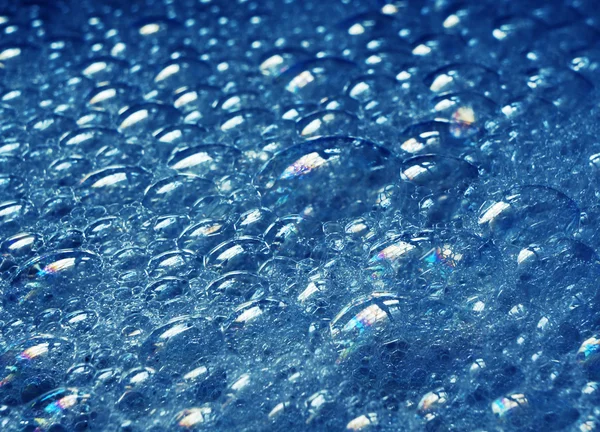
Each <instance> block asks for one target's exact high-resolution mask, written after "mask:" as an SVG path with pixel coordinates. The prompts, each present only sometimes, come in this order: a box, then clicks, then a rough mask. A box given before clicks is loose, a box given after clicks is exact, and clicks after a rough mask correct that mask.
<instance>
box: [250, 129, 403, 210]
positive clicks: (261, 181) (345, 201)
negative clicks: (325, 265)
mask: <svg viewBox="0 0 600 432" xmlns="http://www.w3.org/2000/svg"><path fill="white" fill-rule="evenodd" d="M399 167H400V163H399V160H398V159H397V158H396V157H395V156H394V155H393V154H392V153H391V152H390V151H389V150H387V149H385V148H383V147H380V146H378V145H376V144H374V143H371V142H369V141H364V140H360V139H353V138H344V137H331V138H321V139H317V140H314V141H309V142H307V143H303V144H298V145H295V146H292V147H290V148H288V149H286V150H283V151H282V152H280V153H278V154H276V155H275V156H274V157H273V158H272V159H271V160H270V161H269V162H268V163H267V164H266V165H265V166H264V167H263V169H262V170H261V172H260V173H259V174H258V175H257V176H256V178H255V179H254V184H255V185H257V186H258V187H259V189H260V191H261V194H262V201H263V205H265V206H266V207H268V208H270V209H272V210H274V211H275V212H276V213H278V214H280V215H282V216H284V215H286V214H300V215H304V216H312V217H314V218H315V219H318V220H322V221H327V220H335V219H342V218H345V217H352V216H357V215H360V214H362V213H364V212H366V211H370V210H374V209H377V208H381V207H382V206H383V205H385V203H382V201H385V200H382V195H386V192H387V191H388V189H389V187H390V185H391V184H393V183H394V181H395V180H396V179H397V178H398V174H399ZM357 183H360V184H362V185H364V187H361V188H352V189H348V188H347V187H346V186H347V185H349V184H357Z"/></svg>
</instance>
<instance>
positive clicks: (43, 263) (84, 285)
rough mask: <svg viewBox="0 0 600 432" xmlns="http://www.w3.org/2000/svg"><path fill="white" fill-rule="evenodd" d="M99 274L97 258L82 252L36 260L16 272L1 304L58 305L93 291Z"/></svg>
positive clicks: (57, 252)
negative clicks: (74, 295)
mask: <svg viewBox="0 0 600 432" xmlns="http://www.w3.org/2000/svg"><path fill="white" fill-rule="evenodd" d="M101 270H102V260H101V258H100V256H99V255H97V254H95V253H93V252H90V251H86V250H75V249H65V250H60V251H56V252H51V253H48V254H45V255H41V256H38V257H36V258H33V259H31V260H29V261H27V262H26V263H25V264H23V266H21V267H20V268H19V270H18V272H17V274H16V275H15V276H14V278H13V280H12V282H11V286H10V289H9V290H7V291H6V292H5V294H4V304H5V305H6V306H12V307H31V308H36V309H38V308H47V307H50V306H52V305H60V304H61V303H62V302H63V301H65V300H67V299H68V298H69V297H70V296H72V295H73V294H75V293H85V292H86V291H87V290H89V289H92V288H95V287H96V285H97V284H98V283H99V282H100V280H101V278H102V271H101Z"/></svg>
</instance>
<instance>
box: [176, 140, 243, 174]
mask: <svg viewBox="0 0 600 432" xmlns="http://www.w3.org/2000/svg"><path fill="white" fill-rule="evenodd" d="M239 157H240V151H239V150H237V149H236V148H235V147H230V146H226V145H221V144H212V145H211V144H207V145H199V146H193V147H187V148H183V149H181V150H175V151H174V152H173V153H172V155H171V157H170V158H169V160H168V161H167V166H168V167H169V168H171V169H174V170H176V171H177V172H180V173H188V174H196V175H198V176H200V177H203V178H209V179H213V178H215V177H221V176H223V175H225V174H227V173H229V172H231V171H232V170H233V169H234V167H235V164H236V161H237V160H238V159H239Z"/></svg>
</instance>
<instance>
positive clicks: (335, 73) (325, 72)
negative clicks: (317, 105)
mask: <svg viewBox="0 0 600 432" xmlns="http://www.w3.org/2000/svg"><path fill="white" fill-rule="evenodd" d="M357 69H358V67H357V65H356V64H355V63H354V62H351V61H349V60H344V59H341V58H335V57H330V58H319V59H312V60H306V61H303V62H300V63H297V64H296V65H294V66H292V67H290V68H289V69H287V70H286V71H285V72H283V73H282V74H281V75H280V76H279V78H278V82H280V83H281V84H283V86H284V87H285V89H286V90H287V91H288V92H290V93H293V94H295V95H297V96H298V97H300V98H301V99H304V100H311V101H319V100H320V99H323V98H325V97H328V96H337V95H339V94H342V93H343V90H344V87H345V85H346V83H347V82H348V81H350V79H351V78H352V77H353V76H354V75H356V73H357Z"/></svg>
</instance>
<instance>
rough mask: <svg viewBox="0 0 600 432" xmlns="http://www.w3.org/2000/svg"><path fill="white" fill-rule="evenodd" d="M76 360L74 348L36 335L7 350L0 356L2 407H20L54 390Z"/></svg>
mask: <svg viewBox="0 0 600 432" xmlns="http://www.w3.org/2000/svg"><path fill="white" fill-rule="evenodd" d="M74 356H75V344H74V343H73V342H71V341H69V340H68V339H65V338H60V337H55V336H52V335H46V334H44V335H36V336H32V337H30V338H28V339H25V340H22V341H19V342H17V343H15V344H13V345H12V346H10V347H9V348H8V349H7V350H6V351H4V353H3V354H2V355H1V356H0V363H1V364H2V370H3V371H4V372H3V373H4V376H3V377H2V380H1V381H0V383H1V385H0V399H1V400H2V403H3V404H7V405H20V404H22V403H26V402H29V401H31V400H32V399H34V398H36V397H37V396H39V395H41V394H42V393H45V392H47V391H49V390H52V389H53V388H55V387H57V386H58V385H59V384H60V383H61V381H62V376H63V374H64V373H65V372H66V370H67V369H68V368H69V367H70V366H71V363H72V361H73V359H74Z"/></svg>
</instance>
